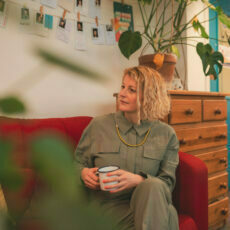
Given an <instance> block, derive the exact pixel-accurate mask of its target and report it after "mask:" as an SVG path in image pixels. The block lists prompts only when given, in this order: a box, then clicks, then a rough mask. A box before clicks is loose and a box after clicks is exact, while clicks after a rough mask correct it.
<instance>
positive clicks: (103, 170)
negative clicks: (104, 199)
mask: <svg viewBox="0 0 230 230" xmlns="http://www.w3.org/2000/svg"><path fill="white" fill-rule="evenodd" d="M118 169H119V167H118V166H116V165H109V166H104V167H101V168H99V169H98V173H99V179H100V187H101V190H103V191H111V190H114V189H116V188H112V189H105V186H108V185H114V184H117V183H118V181H113V182H109V183H103V180H105V179H110V178H112V177H116V176H107V173H109V172H114V171H116V170H118Z"/></svg>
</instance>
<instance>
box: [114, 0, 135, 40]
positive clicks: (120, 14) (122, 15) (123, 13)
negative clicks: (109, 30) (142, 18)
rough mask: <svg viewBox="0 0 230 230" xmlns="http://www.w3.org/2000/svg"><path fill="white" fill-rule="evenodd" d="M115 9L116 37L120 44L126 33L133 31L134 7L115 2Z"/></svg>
mask: <svg viewBox="0 0 230 230" xmlns="http://www.w3.org/2000/svg"><path fill="white" fill-rule="evenodd" d="M113 8H114V9H113V10H114V26H115V35H116V41H117V42H118V41H119V38H120V36H121V34H122V33H123V32H124V31H127V30H131V31H133V9H132V6H130V5H126V4H122V3H120V2H113Z"/></svg>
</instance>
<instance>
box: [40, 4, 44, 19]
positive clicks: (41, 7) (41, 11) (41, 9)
mask: <svg viewBox="0 0 230 230" xmlns="http://www.w3.org/2000/svg"><path fill="white" fill-rule="evenodd" d="M40 14H41V17H42V16H43V6H42V5H41V6H40Z"/></svg>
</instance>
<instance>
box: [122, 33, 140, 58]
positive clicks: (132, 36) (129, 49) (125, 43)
mask: <svg viewBox="0 0 230 230" xmlns="http://www.w3.org/2000/svg"><path fill="white" fill-rule="evenodd" d="M141 45H142V38H141V34H140V32H132V31H125V32H123V33H122V34H121V36H120V39H119V42H118V46H119V48H120V50H121V53H122V54H123V55H124V56H125V57H126V58H128V59H129V57H130V56H131V55H132V54H133V53H134V52H136V51H137V50H138V49H139V48H140V47H141Z"/></svg>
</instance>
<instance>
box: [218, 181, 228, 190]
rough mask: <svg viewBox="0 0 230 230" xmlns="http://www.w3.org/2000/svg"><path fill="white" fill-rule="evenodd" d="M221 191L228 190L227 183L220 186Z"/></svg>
mask: <svg viewBox="0 0 230 230" xmlns="http://www.w3.org/2000/svg"><path fill="white" fill-rule="evenodd" d="M219 188H220V189H222V188H223V189H226V188H227V183H225V182H224V183H220V186H219Z"/></svg>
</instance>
